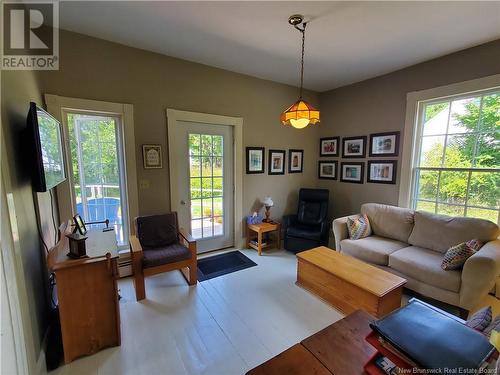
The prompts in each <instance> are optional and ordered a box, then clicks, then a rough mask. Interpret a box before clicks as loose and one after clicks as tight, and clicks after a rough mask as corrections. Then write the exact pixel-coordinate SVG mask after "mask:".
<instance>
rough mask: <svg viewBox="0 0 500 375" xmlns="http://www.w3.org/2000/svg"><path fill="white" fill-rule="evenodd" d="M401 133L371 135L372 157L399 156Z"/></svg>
mask: <svg viewBox="0 0 500 375" xmlns="http://www.w3.org/2000/svg"><path fill="white" fill-rule="evenodd" d="M398 153H399V132H388V133H376V134H370V156H398Z"/></svg>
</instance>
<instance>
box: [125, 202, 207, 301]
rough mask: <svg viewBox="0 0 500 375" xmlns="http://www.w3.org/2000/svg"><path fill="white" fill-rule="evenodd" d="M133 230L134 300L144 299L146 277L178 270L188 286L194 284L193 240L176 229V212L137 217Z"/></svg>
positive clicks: (194, 260)
mask: <svg viewBox="0 0 500 375" xmlns="http://www.w3.org/2000/svg"><path fill="white" fill-rule="evenodd" d="M135 228H136V235H131V236H130V252H131V256H132V269H133V272H134V284H135V296H136V299H137V301H140V300H142V299H144V298H146V289H145V286H144V277H146V276H152V275H156V274H159V273H163V272H169V271H173V270H180V271H181V272H182V275H183V276H184V278H185V279H186V281H187V282H188V284H189V285H196V282H197V269H198V261H197V258H196V256H197V253H196V241H195V240H194V239H193V238H192V237H191V236H190V235H189V234H188V233H186V232H185V231H184V230H183V229H179V224H178V220H177V212H170V213H167V214H163V215H150V216H140V217H138V218H136V219H135ZM188 270H189V272H188Z"/></svg>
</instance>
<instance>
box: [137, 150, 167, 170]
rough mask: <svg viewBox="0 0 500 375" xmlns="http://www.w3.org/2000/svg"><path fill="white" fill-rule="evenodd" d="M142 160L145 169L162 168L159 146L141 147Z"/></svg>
mask: <svg viewBox="0 0 500 375" xmlns="http://www.w3.org/2000/svg"><path fill="white" fill-rule="evenodd" d="M142 158H143V163H144V168H145V169H155V168H162V167H163V164H162V157H161V145H142Z"/></svg>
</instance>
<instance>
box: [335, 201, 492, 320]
mask: <svg viewBox="0 0 500 375" xmlns="http://www.w3.org/2000/svg"><path fill="white" fill-rule="evenodd" d="M361 213H363V214H366V215H367V216H368V219H369V221H370V225H371V228H372V235H371V236H369V237H366V238H362V239H359V240H351V239H349V236H348V231H347V225H346V223H347V216H346V217H342V218H339V219H336V220H334V221H333V232H334V235H335V244H336V249H337V250H338V251H340V252H342V253H345V254H349V255H351V256H353V257H356V258H358V259H361V260H364V261H366V262H368V263H371V264H374V265H376V266H378V267H380V268H382V269H385V270H387V271H389V272H392V273H394V274H396V275H399V276H402V277H404V278H405V279H407V280H408V283H407V284H406V287H408V288H409V289H411V290H413V291H415V292H417V293H420V294H422V295H424V296H427V297H430V298H434V299H436V300H439V301H443V302H446V303H449V304H451V305H455V306H458V307H460V308H462V309H465V310H470V309H471V308H473V307H474V306H475V305H476V304H477V303H478V302H479V300H480V299H481V298H482V297H483V296H484V295H486V294H487V293H488V292H489V291H490V290H491V289H492V288H493V286H494V285H495V281H496V279H497V277H498V276H499V275H500V240H499V239H498V236H499V235H500V230H499V228H498V226H497V225H496V224H494V223H492V222H490V221H487V220H482V219H474V218H465V217H450V216H443V215H434V214H431V213H428V212H424V211H413V210H410V209H406V208H401V207H394V206H388V205H383V204H376V203H367V204H364V205H362V206H361ZM356 216H357V215H353V216H351V217H356ZM471 239H479V240H481V241H483V242H485V243H486V244H485V245H484V246H483V247H482V248H481V249H480V250H479V251H478V252H477V253H476V254H474V255H473V256H472V257H470V258H469V259H468V260H467V261H466V262H465V265H464V267H463V269H462V270H457V271H445V270H443V269H442V268H441V261H442V260H443V256H444V253H446V250H448V249H449V248H450V247H451V246H453V245H457V244H459V243H461V242H465V241H468V240H471Z"/></svg>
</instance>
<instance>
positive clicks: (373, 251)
mask: <svg viewBox="0 0 500 375" xmlns="http://www.w3.org/2000/svg"><path fill="white" fill-rule="evenodd" d="M407 246H408V244H406V243H404V242H399V241H395V240H391V239H390V238H384V237H379V236H370V237H365V238H362V239H359V240H349V239H347V240H342V241H340V249H341V252H343V253H346V254H349V255H351V256H353V257H355V258H358V259H361V260H364V261H366V262H369V263H373V264H379V265H381V266H386V265H387V264H389V254H391V253H393V252H394V251H396V250H399V249H402V248H404V247H407Z"/></svg>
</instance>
